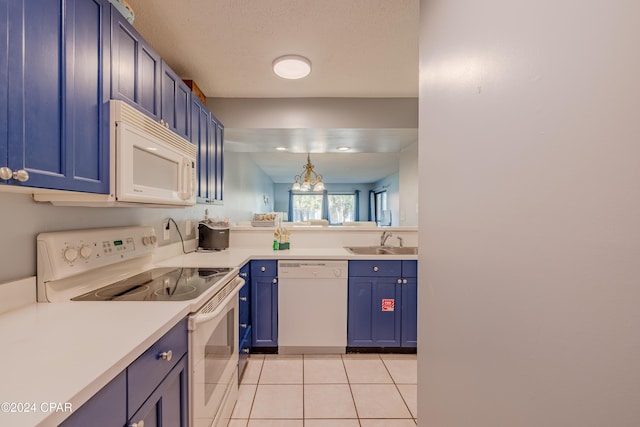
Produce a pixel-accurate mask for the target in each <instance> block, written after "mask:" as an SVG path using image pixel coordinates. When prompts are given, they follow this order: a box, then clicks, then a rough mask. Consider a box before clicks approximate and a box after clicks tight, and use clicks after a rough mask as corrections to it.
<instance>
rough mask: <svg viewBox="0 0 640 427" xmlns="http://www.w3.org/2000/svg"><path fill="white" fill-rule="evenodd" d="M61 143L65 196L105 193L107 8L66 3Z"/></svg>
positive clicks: (87, 0) (86, 1) (101, 1)
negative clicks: (68, 192)
mask: <svg viewBox="0 0 640 427" xmlns="http://www.w3.org/2000/svg"><path fill="white" fill-rule="evenodd" d="M65 4H66V6H65V14H66V23H65V33H66V36H65V43H66V44H65V46H66V47H65V50H66V60H65V63H66V71H65V82H66V87H65V92H66V103H65V110H64V111H65V118H64V120H65V122H64V126H63V134H64V140H65V144H64V145H65V147H66V154H65V160H66V163H67V165H69V166H70V167H67V172H66V175H67V176H69V177H70V178H72V179H73V180H72V182H71V183H70V184H69V185H66V186H65V188H66V189H69V190H77V191H87V192H93V193H104V194H106V193H107V192H108V191H109V81H110V71H109V57H110V44H111V37H110V32H111V29H110V26H109V19H110V6H109V3H108V2H107V1H106V0H66V3H65Z"/></svg>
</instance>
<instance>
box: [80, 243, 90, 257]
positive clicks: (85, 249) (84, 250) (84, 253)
mask: <svg viewBox="0 0 640 427" xmlns="http://www.w3.org/2000/svg"><path fill="white" fill-rule="evenodd" d="M92 253H93V249H91V246H87V245H82V246H81V247H80V256H81V257H82V258H84V259H89V257H91V254H92Z"/></svg>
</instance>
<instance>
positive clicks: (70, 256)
mask: <svg viewBox="0 0 640 427" xmlns="http://www.w3.org/2000/svg"><path fill="white" fill-rule="evenodd" d="M63 255H64V259H65V260H67V262H73V261H75V260H76V258H78V250H77V249H76V248H66V249H65V250H64V254H63Z"/></svg>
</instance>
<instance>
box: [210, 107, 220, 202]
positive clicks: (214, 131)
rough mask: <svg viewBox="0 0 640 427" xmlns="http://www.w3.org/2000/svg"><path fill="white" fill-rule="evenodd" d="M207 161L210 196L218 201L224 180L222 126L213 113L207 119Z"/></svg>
mask: <svg viewBox="0 0 640 427" xmlns="http://www.w3.org/2000/svg"><path fill="white" fill-rule="evenodd" d="M208 161H209V186H210V188H211V191H210V196H211V197H212V198H213V200H214V201H217V202H220V201H222V197H223V180H224V126H223V125H222V123H221V122H220V121H219V120H218V119H217V118H216V117H215V116H214V115H213V114H211V119H210V121H209V152H208Z"/></svg>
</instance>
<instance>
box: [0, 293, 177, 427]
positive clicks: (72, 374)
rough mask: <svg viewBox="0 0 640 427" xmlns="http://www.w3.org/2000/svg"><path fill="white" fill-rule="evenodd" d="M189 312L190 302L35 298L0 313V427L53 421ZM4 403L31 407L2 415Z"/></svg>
mask: <svg viewBox="0 0 640 427" xmlns="http://www.w3.org/2000/svg"><path fill="white" fill-rule="evenodd" d="M188 312H189V302H188V301H183V302H155V303H154V304H149V303H145V302H130V301H122V302H110V303H109V304H104V303H101V302H68V303H40V304H31V305H29V306H26V307H23V308H21V309H17V310H14V311H10V312H8V313H5V314H3V315H2V316H0V337H1V339H2V351H0V364H1V365H2V381H1V382H0V405H3V407H2V408H1V409H0V425H2V426H12V427H20V426H25V427H26V426H56V425H58V424H59V423H60V422H61V421H62V420H63V419H65V418H67V417H68V416H69V415H70V414H69V413H64V412H59V413H55V412H54V413H51V412H48V411H43V410H42V406H41V405H42V404H44V403H48V402H55V403H62V404H63V405H64V404H65V403H71V407H72V408H73V409H74V410H75V409H78V408H79V407H80V406H81V405H82V404H83V403H84V402H86V401H87V400H88V399H89V398H90V397H91V396H93V395H94V394H95V393H96V392H98V391H99V390H100V389H101V388H102V387H104V386H105V385H106V384H107V383H108V382H109V381H110V380H111V379H113V378H115V377H116V375H118V374H119V373H120V372H122V371H123V370H124V369H125V368H126V367H127V366H128V365H129V364H130V363H131V362H133V361H134V360H135V359H136V358H137V357H138V356H139V355H140V354H142V353H143V352H144V351H145V350H146V349H147V348H148V347H149V346H150V345H151V344H153V343H154V342H155V341H156V340H157V339H158V338H160V337H161V336H162V335H164V334H165V333H166V332H167V331H168V330H169V329H171V327H172V326H174V325H175V324H176V323H177V322H178V321H179V320H180V319H182V318H184V316H185V315H186V314H187V313H188ZM5 402H8V403H12V402H15V403H20V404H25V403H30V404H35V409H36V410H35V412H29V413H7V412H6V404H5Z"/></svg>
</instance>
